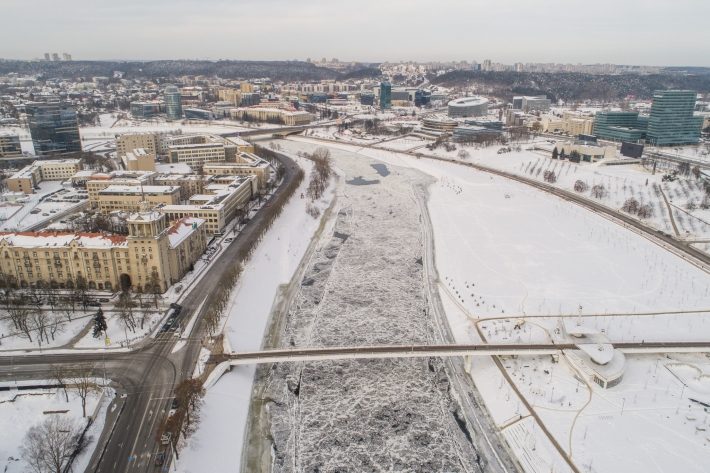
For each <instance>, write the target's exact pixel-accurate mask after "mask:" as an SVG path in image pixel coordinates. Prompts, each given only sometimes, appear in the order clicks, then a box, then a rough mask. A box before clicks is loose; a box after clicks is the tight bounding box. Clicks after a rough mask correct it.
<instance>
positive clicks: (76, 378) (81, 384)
mask: <svg viewBox="0 0 710 473" xmlns="http://www.w3.org/2000/svg"><path fill="white" fill-rule="evenodd" d="M66 384H67V387H69V389H73V390H74V391H75V392H76V394H77V396H79V399H81V412H82V416H83V417H86V399H87V398H88V397H89V395H90V394H92V393H96V392H100V391H101V387H99V385H98V384H96V382H95V381H94V378H93V376H91V369H90V368H79V369H77V370H73V371H71V372H70V373H69V374H68V375H67V383H66Z"/></svg>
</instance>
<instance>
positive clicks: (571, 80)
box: [431, 71, 710, 101]
mask: <svg viewBox="0 0 710 473" xmlns="http://www.w3.org/2000/svg"><path fill="white" fill-rule="evenodd" d="M431 82H432V83H433V84H440V85H443V86H447V87H456V86H459V87H463V86H477V87H478V88H480V89H481V93H490V94H492V95H497V96H500V97H506V98H510V97H512V96H513V95H538V94H540V95H541V94H545V95H547V96H548V97H550V98H552V99H553V101H555V100H557V99H563V100H585V99H599V100H617V99H623V98H625V97H627V96H629V95H634V96H636V97H638V98H642V99H648V98H651V96H652V94H653V91H654V90H659V89H690V90H696V91H698V92H699V93H708V92H710V74H702V73H701V74H671V73H667V74H650V75H640V74H622V75H596V74H580V73H538V72H512V71H510V72H508V71H506V72H479V71H453V72H449V73H447V74H443V75H441V76H438V77H432V78H431Z"/></svg>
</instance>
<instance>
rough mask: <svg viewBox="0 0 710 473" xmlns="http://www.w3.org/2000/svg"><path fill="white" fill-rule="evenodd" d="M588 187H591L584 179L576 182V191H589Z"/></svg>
mask: <svg viewBox="0 0 710 473" xmlns="http://www.w3.org/2000/svg"><path fill="white" fill-rule="evenodd" d="M587 189H589V186H588V185H587V183H586V182H584V181H582V180H581V179H578V180H577V181H576V182H575V183H574V190H575V192H587Z"/></svg>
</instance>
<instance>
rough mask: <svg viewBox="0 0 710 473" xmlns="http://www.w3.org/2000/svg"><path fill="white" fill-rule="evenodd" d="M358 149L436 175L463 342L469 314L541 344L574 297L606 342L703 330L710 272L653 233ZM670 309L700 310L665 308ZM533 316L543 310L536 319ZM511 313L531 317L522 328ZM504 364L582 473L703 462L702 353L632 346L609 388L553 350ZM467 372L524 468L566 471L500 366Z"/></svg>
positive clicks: (446, 265)
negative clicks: (654, 352)
mask: <svg viewBox="0 0 710 473" xmlns="http://www.w3.org/2000/svg"><path fill="white" fill-rule="evenodd" d="M296 140H299V141H306V140H307V139H303V138H296ZM335 146H336V147H339V148H346V149H353V148H352V147H350V146H347V145H335ZM359 153H360V154H361V155H364V156H368V157H375V158H377V159H381V160H383V161H385V162H387V163H391V164H397V165H402V166H410V167H413V168H416V169H419V170H421V171H423V172H425V173H427V174H429V175H431V176H433V177H435V178H436V180H437V182H436V183H435V184H433V185H432V186H431V187H430V192H431V197H430V202H429V207H430V212H431V218H432V224H433V227H434V235H435V245H436V264H437V268H438V271H439V275H440V279H441V283H440V286H441V288H440V289H441V293H442V298H443V299H444V303H445V308H446V310H447V315H449V318H450V324H451V326H452V327H453V330H454V331H455V333H456V337H457V339H458V340H459V341H461V342H466V341H468V342H471V341H478V340H480V338H479V336H478V332H477V330H476V323H477V322H478V323H479V325H480V326H481V327H482V332H483V333H484V334H485V335H486V337H490V338H491V339H493V340H496V341H502V340H507V341H523V342H524V341H527V340H531V341H535V340H544V339H546V337H549V336H550V334H553V335H552V336H554V328H555V326H557V318H555V317H549V316H550V315H558V314H565V315H575V314H577V313H578V308H579V306H580V305H581V306H582V307H583V309H582V311H583V313H584V315H585V317H584V321H585V322H584V323H585V324H589V325H592V326H595V327H597V328H599V329H604V330H605V331H607V333H608V335H609V336H610V337H611V338H612V340H625V341H634V340H636V341H640V339H642V338H643V339H648V340H661V339H663V340H687V339H693V340H697V339H699V340H707V334H708V333H710V331H709V330H708V327H709V325H708V324H709V323H710V322H709V321H708V319H709V317H708V313H707V312H706V311H707V310H708V309H710V295H709V294H710V277H709V276H708V275H707V274H706V273H704V272H702V271H700V270H698V269H696V268H695V267H693V266H690V265H688V264H687V263H685V262H684V261H683V260H682V259H680V258H679V257H676V256H674V255H672V254H669V253H667V252H665V251H664V250H663V249H662V248H660V247H658V246H656V245H654V244H653V243H651V242H650V241H648V240H646V239H644V238H641V237H639V236H637V235H635V234H633V233H631V232H629V231H626V230H624V229H623V228H621V227H619V226H618V225H616V224H613V223H611V222H609V221H608V220H606V219H604V218H602V217H599V216H597V215H594V214H591V213H589V212H587V211H585V210H584V209H582V208H579V207H577V206H574V205H571V204H569V203H566V202H564V201H562V200H560V199H557V198H555V197H552V196H549V195H546V194H544V193H541V192H538V191H535V190H534V189H531V188H529V187H526V186H524V185H522V184H517V183H514V182H510V181H507V180H505V179H502V178H498V177H495V176H491V175H487V174H485V173H479V172H475V171H472V170H469V169H466V168H463V167H461V166H457V165H453V164H448V163H440V162H434V161H431V160H425V159H415V158H412V157H407V156H403V155H401V154H397V153H392V152H387V151H382V150H373V149H362V148H360V149H359ZM509 157H510V156H509V155H506V156H505V157H500V156H497V155H496V156H495V157H493V156H491V157H490V159H506V160H507V159H508V158H509ZM528 159H530V158H529V157H528ZM520 162H524V158H521V159H520V160H519V161H518V163H517V164H515V165H514V166H513V167H515V166H518V167H519V166H520ZM604 171H606V169H604ZM571 172H574V171H571ZM578 172H579V171H578ZM612 172H619V171H616V170H612ZM622 172H624V171H622ZM678 310H686V311H703V312H699V313H688V314H669V313H667V312H670V311H678ZM635 312H660V314H658V315H646V316H641V315H639V316H633V315H629V314H633V313H635ZM664 312H666V313H664ZM595 314H596V315H595ZM616 314H627V315H624V316H621V317H619V316H616ZM541 315H542V316H545V315H546V316H548V317H542V318H539V319H534V318H532V316H541ZM508 316H510V317H516V318H517V317H522V316H528V317H529V318H527V319H525V320H527V321H528V322H529V323H527V324H525V326H524V328H523V329H522V330H521V331H520V333H516V332H515V331H514V329H513V328H512V326H513V325H514V324H513V323H512V321H511V320H505V318H506V317H508ZM490 318H497V319H498V318H499V319H500V320H486V319H490ZM689 334H690V335H689ZM684 335H685V336H684ZM504 363H505V364H506V366H508V367H509V370H508V371H509V373H510V374H511V376H512V377H513V379H514V381H515V383H516V386H517V387H518V389H520V390H521V392H522V393H523V395H524V396H525V397H526V399H527V400H528V401H529V402H531V403H532V405H533V406H535V410H536V412H537V413H538V415H540V416H541V418H542V419H543V422H544V423H545V425H546V426H547V428H548V429H549V430H550V431H551V432H552V434H553V435H554V436H555V438H556V440H557V441H558V442H559V443H560V445H561V446H562V447H563V448H564V449H565V451H567V452H570V450H571V454H572V458H573V460H574V462H575V464H576V465H577V467H578V468H580V469H581V470H582V471H592V472H628V471H659V472H660V471H684V472H685V471H688V472H695V471H697V472H700V471H706V468H705V466H706V465H707V464H708V461H710V445H709V444H710V439H709V438H708V436H707V434H706V433H705V432H706V431H705V429H706V428H710V426H707V415H706V414H705V412H704V410H703V409H702V406H701V405H700V404H697V403H695V402H693V401H690V400H689V399H690V398H693V399H696V400H700V401H702V402H706V403H707V402H709V401H710V397H709V396H710V389H709V388H708V387H707V382H706V380H707V379H708V378H707V374H710V369H709V368H708V366H707V364H708V363H707V360H706V359H705V357H702V356H697V355H685V356H682V357H678V356H672V357H671V358H660V357H654V356H650V355H648V356H627V369H626V374H625V376H624V380H623V381H622V383H621V384H620V385H618V386H616V387H614V388H611V389H607V390H602V389H601V388H598V387H596V386H593V387H589V386H586V385H585V384H584V383H580V382H578V381H577V380H576V379H575V378H574V372H573V371H572V369H571V368H570V366H569V365H568V364H566V363H565V362H564V361H561V362H560V363H557V364H555V366H552V363H551V361H550V358H549V357H540V358H539V359H534V358H531V357H520V358H518V359H517V360H514V359H505V360H504ZM685 365H688V366H690V368H688V367H686V366H685ZM545 370H547V371H548V373H549V374H547V373H545ZM471 371H472V375H473V377H474V381H475V382H476V384H477V385H478V386H479V389H480V391H481V394H482V395H483V396H484V399H485V400H486V403H487V405H488V407H489V409H490V410H491V413H492V415H493V417H494V419H495V420H496V422H497V423H498V424H499V425H500V426H501V427H505V429H504V434H505V435H506V438H508V440H509V443H510V444H511V447H512V448H513V450H514V451H516V453H517V454H518V455H519V456H520V457H521V458H524V459H526V460H525V462H524V463H525V464H526V465H527V466H526V471H529V472H533V471H535V472H548V471H557V472H561V471H567V467H566V465H565V464H564V462H563V461H562V460H561V458H560V457H559V455H558V454H557V453H556V451H554V449H552V448H551V445H550V444H549V443H548V442H547V441H546V439H545V438H544V435H541V433H540V428H539V426H536V425H535V423H534V422H531V421H530V420H529V419H530V418H527V417H525V416H527V414H528V412H527V411H525V408H524V407H523V406H522V404H521V402H520V400H519V399H518V398H517V397H516V395H515V393H514V392H513V391H512V390H511V388H510V386H508V385H507V382H506V381H505V380H504V378H503V377H502V376H501V375H500V373H499V372H498V369H497V367H496V366H495V365H493V364H492V363H491V362H490V361H487V359H478V358H476V359H474V360H473V366H472V368H471ZM496 372H498V373H496ZM683 376H685V377H686V378H684V377H683ZM684 386H686V387H684ZM622 410H623V413H622ZM520 416H523V417H524V418H525V420H523V421H518V422H516V418H520ZM611 426H613V428H612V427H611Z"/></svg>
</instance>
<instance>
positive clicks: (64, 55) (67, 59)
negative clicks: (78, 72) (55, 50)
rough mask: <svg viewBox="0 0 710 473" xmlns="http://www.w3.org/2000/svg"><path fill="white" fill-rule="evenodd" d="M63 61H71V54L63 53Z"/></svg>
mask: <svg viewBox="0 0 710 473" xmlns="http://www.w3.org/2000/svg"><path fill="white" fill-rule="evenodd" d="M62 59H63V60H65V61H71V54H69V53H62Z"/></svg>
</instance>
